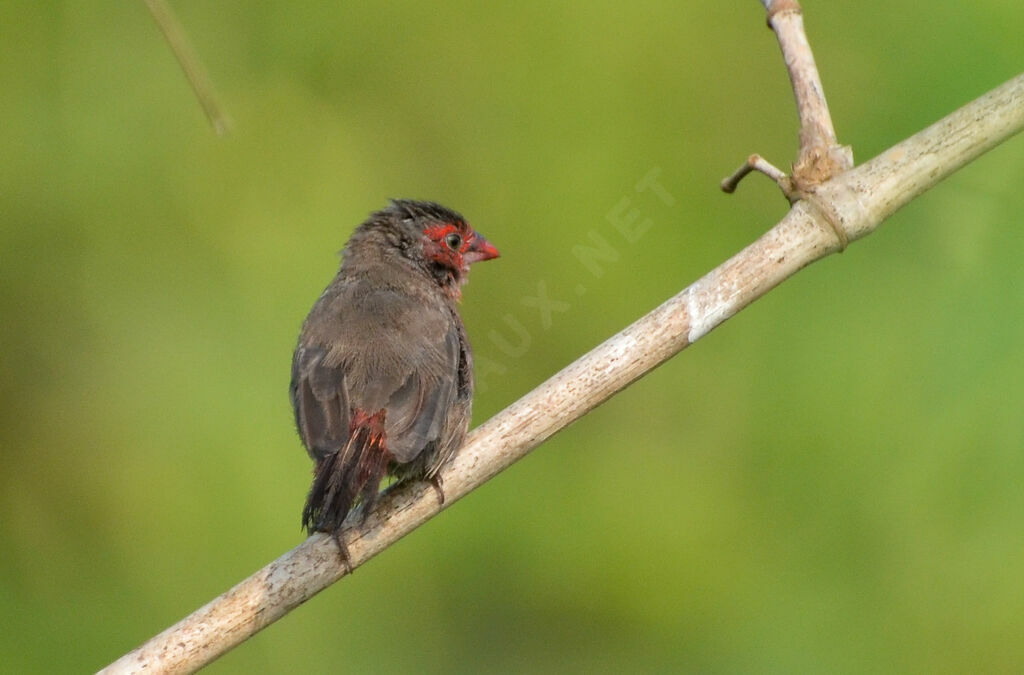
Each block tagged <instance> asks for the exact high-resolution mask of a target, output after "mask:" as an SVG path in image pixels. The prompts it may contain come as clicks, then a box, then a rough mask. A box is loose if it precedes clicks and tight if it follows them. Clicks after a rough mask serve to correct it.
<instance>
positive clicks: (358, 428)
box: [302, 410, 391, 534]
mask: <svg viewBox="0 0 1024 675" xmlns="http://www.w3.org/2000/svg"><path fill="white" fill-rule="evenodd" d="M384 412H385V411H384V410H381V411H379V412H377V413H375V414H373V415H367V414H366V413H365V412H363V411H362V410H356V411H355V412H354V414H353V416H352V423H351V425H350V427H351V430H350V433H349V439H348V442H347V443H346V444H345V445H344V446H342V447H341V448H340V449H338V450H336V451H335V452H332V453H331V454H329V455H327V456H326V457H324V458H323V459H321V460H320V461H318V462H317V464H316V467H315V468H314V469H313V485H312V487H310V489H309V497H307V498H306V508H304V509H303V510H302V526H303V527H304V528H306V530H307V531H308V532H309V533H310V534H312V533H313V532H329V533H332V534H336V533H337V532H338V530H339V529H341V525H342V523H344V522H345V517H346V516H348V513H349V511H351V510H352V507H353V506H355V504H356V502H357V501H361V502H362V503H363V517H365V516H366V514H368V513H369V512H370V509H372V508H373V504H374V502H376V501H377V495H378V491H379V490H380V482H381V480H382V479H383V478H384V476H385V475H386V474H387V470H388V465H389V464H390V463H391V453H390V452H388V450H387V443H386V440H387V437H386V436H385V434H384Z"/></svg>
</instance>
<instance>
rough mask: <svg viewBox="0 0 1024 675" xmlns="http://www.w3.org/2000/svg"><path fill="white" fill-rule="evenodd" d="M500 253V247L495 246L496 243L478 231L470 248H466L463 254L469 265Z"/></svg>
mask: <svg viewBox="0 0 1024 675" xmlns="http://www.w3.org/2000/svg"><path fill="white" fill-rule="evenodd" d="M499 255H501V254H500V253H498V249H496V248H494V244H492V243H491V242H489V241H487V239H486V238H485V237H484V236H483V235H482V234H479V233H478V234H477V235H476V236H475V237H473V241H472V242H471V243H470V245H469V248H468V249H466V252H465V253H463V254H462V259H463V260H464V261H465V263H466V264H467V265H470V264H472V263H475V262H480V261H481V260H490V259H492V258H497V257H498V256H499Z"/></svg>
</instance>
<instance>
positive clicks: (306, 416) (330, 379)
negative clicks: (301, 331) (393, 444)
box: [291, 345, 352, 460]
mask: <svg viewBox="0 0 1024 675" xmlns="http://www.w3.org/2000/svg"><path fill="white" fill-rule="evenodd" d="M326 356H327V349H326V348H325V347H323V346H321V345H311V346H303V345H299V347H298V349H296V350H295V356H294V358H293V359H292V385H291V395H292V406H293V407H294V408H295V423H296V425H297V426H298V428H299V435H300V436H301V437H302V440H303V442H304V443H305V444H306V448H307V449H308V450H309V454H310V455H312V456H313V458H314V459H316V460H321V459H323V458H324V457H327V456H328V455H330V454H331V453H332V452H334V451H335V450H338V449H339V448H341V447H342V446H344V445H345V443H347V442H348V437H349V431H350V430H349V421H350V419H351V415H352V410H351V406H350V405H349V397H348V386H347V384H346V382H345V373H344V371H343V370H342V368H341V367H340V366H338V365H334V366H331V365H326V364H325V363H324V358H325V357H326Z"/></svg>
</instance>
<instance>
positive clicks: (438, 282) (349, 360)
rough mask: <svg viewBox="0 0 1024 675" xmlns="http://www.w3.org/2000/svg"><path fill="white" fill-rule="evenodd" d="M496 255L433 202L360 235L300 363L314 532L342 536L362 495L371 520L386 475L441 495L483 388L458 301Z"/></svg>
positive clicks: (306, 335)
mask: <svg viewBox="0 0 1024 675" xmlns="http://www.w3.org/2000/svg"><path fill="white" fill-rule="evenodd" d="M497 257H498V249H496V248H495V247H494V246H492V245H491V243H490V242H488V241H487V240H486V239H485V238H484V237H482V236H481V235H479V234H478V233H476V232H475V231H474V230H473V228H472V227H470V226H469V224H468V223H467V222H466V220H465V219H464V218H463V217H462V216H461V215H459V214H458V213H456V212H455V211H452V210H450V209H447V208H445V207H443V206H441V205H439V204H435V203H433V202H421V201H413V200H405V199H401V200H394V201H392V202H391V205H390V206H388V207H387V208H386V209H384V210H382V211H378V212H376V213H374V214H372V215H371V216H370V217H369V219H368V220H367V221H366V222H364V223H363V224H362V225H360V226H359V227H358V228H356V230H355V232H353V233H352V236H351V238H350V239H349V241H348V244H347V245H346V247H345V250H344V251H343V252H342V263H341V269H340V270H339V271H338V274H337V276H336V277H335V278H334V281H332V282H331V284H330V285H329V286H328V287H327V289H326V290H325V291H324V292H323V294H322V295H321V296H320V299H319V300H317V301H316V304H314V305H313V309H312V310H310V313H309V316H308V317H307V318H306V321H305V324H304V325H303V327H302V333H301V334H300V335H299V343H298V346H297V347H296V349H295V355H294V357H293V359H292V380H291V400H292V406H293V407H294V408H295V422H296V424H297V426H298V429H299V435H300V436H301V437H302V442H303V444H304V445H305V446H306V450H307V451H308V452H309V454H310V456H311V457H312V458H313V460H314V461H315V466H314V468H313V485H312V487H311V488H310V490H309V496H308V498H307V499H306V507H305V509H303V511H302V525H303V527H304V528H306V530H307V531H308V532H310V533H311V534H312V533H313V532H317V531H320V532H329V533H332V534H334V535H335V538H336V539H337V532H338V530H339V529H340V528H341V525H342V523H343V522H344V521H345V517H346V516H347V515H348V513H349V512H350V511H351V510H352V508H353V507H354V506H355V505H356V504H357V503H362V505H363V515H364V517H365V515H366V514H368V513H369V511H370V510H371V509H372V508H373V505H374V503H375V502H376V500H377V497H378V494H379V491H380V483H381V480H382V479H383V478H384V477H385V476H388V475H391V476H394V477H396V478H397V479H399V480H407V479H409V480H416V479H426V480H430V481H432V482H433V483H434V485H435V487H437V488H438V490H439V493H440V484H439V483H438V482H437V478H436V477H437V472H438V470H439V469H440V468H441V467H442V466H443V465H444V464H445V462H447V461H448V460H449V459H451V457H452V456H453V455H454V453H455V451H456V450H458V448H459V446H460V445H461V444H462V442H463V440H464V439H465V437H466V430H467V428H468V425H469V416H470V405H471V400H472V396H473V353H472V349H471V348H470V345H469V341H468V340H467V339H466V329H465V327H464V326H463V324H462V319H461V317H460V316H459V312H458V309H457V303H458V301H459V299H460V298H461V295H462V292H461V287H462V284H464V283H465V282H466V279H467V277H468V274H469V266H470V265H471V264H472V263H474V262H478V261H480V260H489V259H491V258H497ZM440 494H441V498H442V500H443V493H440ZM338 542H339V546H340V547H341V551H342V554H343V555H344V557H345V558H346V562H347V559H348V552H347V550H346V549H345V547H344V545H343V544H342V543H341V541H340V540H338Z"/></svg>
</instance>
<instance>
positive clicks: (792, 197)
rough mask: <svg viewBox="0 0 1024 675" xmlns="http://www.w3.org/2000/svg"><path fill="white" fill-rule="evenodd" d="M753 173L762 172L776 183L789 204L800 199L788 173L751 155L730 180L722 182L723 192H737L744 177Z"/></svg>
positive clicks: (757, 156)
mask: <svg viewBox="0 0 1024 675" xmlns="http://www.w3.org/2000/svg"><path fill="white" fill-rule="evenodd" d="M751 171H760V172H761V173H763V174H764V175H766V176H768V177H769V178H771V179H772V180H773V181H775V183H776V185H778V186H779V188H780V189H781V190H782V194H784V195H785V196H786V199H788V200H789V203H790V204H792V203H793V202H795V201H796V200H797V199H798V198H799V197H798V196H797V195H796V194H795V193H794V191H793V183H792V181H791V180H790V179H789V176H787V175H786V172H785V171H783V170H782V169H779V168H778V167H776V166H775V165H774V164H772V163H771V162H769V161H768V160H767V159H765V158H764V157H762V156H761V155H751V156H750V157H747V161H746V162H744V163H743V164H741V165H740V168H738V169H736V171H735V172H733V174H732V175H731V176H729V177H728V178H724V179H723V180H722V192H727V193H729V194H732V193H733V192H735V190H736V186H737V185H739V183H740V181H741V180H743V177H744V176H746V175H747V174H748V173H750V172H751Z"/></svg>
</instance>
